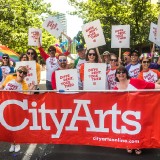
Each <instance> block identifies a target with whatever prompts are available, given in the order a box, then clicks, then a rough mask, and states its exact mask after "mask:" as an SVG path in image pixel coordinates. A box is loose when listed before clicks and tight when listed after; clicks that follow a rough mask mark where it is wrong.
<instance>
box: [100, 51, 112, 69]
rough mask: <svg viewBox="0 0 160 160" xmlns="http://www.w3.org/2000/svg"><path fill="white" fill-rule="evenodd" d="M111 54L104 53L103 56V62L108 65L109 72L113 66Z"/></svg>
mask: <svg viewBox="0 0 160 160" xmlns="http://www.w3.org/2000/svg"><path fill="white" fill-rule="evenodd" d="M110 58H111V57H110V52H109V51H105V52H103V54H102V61H103V62H104V63H106V70H109V69H110V68H111V65H110Z"/></svg>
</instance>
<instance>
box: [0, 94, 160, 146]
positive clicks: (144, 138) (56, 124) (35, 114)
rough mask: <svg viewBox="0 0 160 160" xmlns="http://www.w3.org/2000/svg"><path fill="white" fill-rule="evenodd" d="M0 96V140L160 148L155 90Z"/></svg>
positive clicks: (159, 120)
mask: <svg viewBox="0 0 160 160" xmlns="http://www.w3.org/2000/svg"><path fill="white" fill-rule="evenodd" d="M0 97H1V99H0V141H5V142H15V143H53V144H74V145H93V146H104V147H114V148H160V125H159V124H160V116H159V113H160V107H159V99H160V94H159V92H110V93H109V92H108V93H104V92H102V93H100V92H92V93H89V92H85V93H74V94H71V93H70V94H62V93H53V92H50V93H49V92H48V93H43V94H37V95H25V94H22V93H17V92H9V91H6V92H5V91H2V92H0Z"/></svg>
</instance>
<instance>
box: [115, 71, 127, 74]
mask: <svg viewBox="0 0 160 160" xmlns="http://www.w3.org/2000/svg"><path fill="white" fill-rule="evenodd" d="M124 73H126V72H125V71H117V74H124Z"/></svg>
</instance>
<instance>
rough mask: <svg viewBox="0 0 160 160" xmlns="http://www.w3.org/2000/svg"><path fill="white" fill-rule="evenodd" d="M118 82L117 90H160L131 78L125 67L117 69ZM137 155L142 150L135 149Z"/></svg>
mask: <svg viewBox="0 0 160 160" xmlns="http://www.w3.org/2000/svg"><path fill="white" fill-rule="evenodd" d="M115 76H116V79H115V80H116V81H117V86H116V87H115V88H114V89H115V90H127V91H132V90H138V89H160V85H158V84H156V83H151V82H146V81H144V80H140V79H136V78H130V76H129V73H128V71H127V69H126V68H125V67H124V66H120V67H118V68H117V69H116V73H115ZM127 152H128V153H133V150H132V149H127ZM135 153H136V154H137V155H140V154H141V153H142V150H140V149H135Z"/></svg>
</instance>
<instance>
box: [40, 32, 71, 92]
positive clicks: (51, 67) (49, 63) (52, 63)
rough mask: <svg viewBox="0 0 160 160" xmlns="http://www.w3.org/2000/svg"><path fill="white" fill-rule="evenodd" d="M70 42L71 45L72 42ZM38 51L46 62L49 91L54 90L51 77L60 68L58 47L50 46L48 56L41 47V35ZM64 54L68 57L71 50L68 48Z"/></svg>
mask: <svg viewBox="0 0 160 160" xmlns="http://www.w3.org/2000/svg"><path fill="white" fill-rule="evenodd" d="M69 42H70V43H71V41H69ZM38 49H39V51H40V55H41V56H42V58H43V59H44V60H45V61H46V88H47V90H52V83H51V76H52V73H53V72H54V71H56V70H57V69H58V68H59V64H58V61H57V58H56V47H55V46H53V45H51V46H49V48H48V53H49V54H47V53H46V52H45V51H44V49H43V48H42V46H41V43H40V35H38ZM64 54H65V55H66V56H68V55H69V54H70V48H68V50H67V51H66V52H64Z"/></svg>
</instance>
